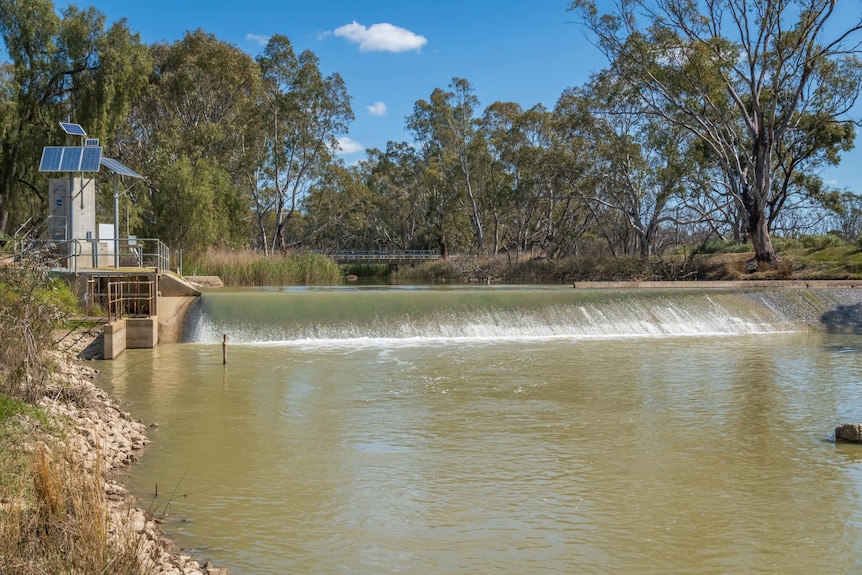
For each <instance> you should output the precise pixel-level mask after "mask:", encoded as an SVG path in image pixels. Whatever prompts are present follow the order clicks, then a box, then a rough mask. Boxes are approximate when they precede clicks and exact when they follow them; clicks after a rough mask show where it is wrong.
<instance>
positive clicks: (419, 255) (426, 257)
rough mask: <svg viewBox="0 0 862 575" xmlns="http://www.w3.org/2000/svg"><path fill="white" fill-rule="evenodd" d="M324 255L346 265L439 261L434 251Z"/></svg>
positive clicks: (357, 251)
mask: <svg viewBox="0 0 862 575" xmlns="http://www.w3.org/2000/svg"><path fill="white" fill-rule="evenodd" d="M326 255H328V256H329V257H331V258H332V259H333V260H335V262H336V263H339V264H343V263H344V264H347V263H380V264H392V263H408V262H420V261H431V260H437V259H440V253H439V252H437V251H435V250H391V251H387V250H337V251H333V252H328V253H327V254H326Z"/></svg>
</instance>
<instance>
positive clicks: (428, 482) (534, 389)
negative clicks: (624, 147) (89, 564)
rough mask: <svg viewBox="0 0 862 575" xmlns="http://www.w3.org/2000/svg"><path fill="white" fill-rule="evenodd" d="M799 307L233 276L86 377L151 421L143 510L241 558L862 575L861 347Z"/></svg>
mask: <svg viewBox="0 0 862 575" xmlns="http://www.w3.org/2000/svg"><path fill="white" fill-rule="evenodd" d="M822 299H823V298H820V300H822ZM776 301H778V303H776ZM788 302H789V303H788ZM809 304H810V301H809V298H808V296H805V295H799V296H787V295H783V296H781V297H780V298H778V300H772V299H770V298H766V300H764V299H763V298H761V296H758V295H756V294H755V295H752V294H739V293H732V292H722V291H710V290H699V291H695V290H689V291H676V292H669V291H661V290H656V291H642V292H623V291H614V290H606V291H592V290H583V291H581V290H573V289H571V288H570V287H568V288H565V287H539V286H520V287H518V286H497V287H489V286H483V287H451V286H450V287H429V286H381V287H332V288H256V289H243V290H220V291H211V292H207V293H206V294H205V295H204V296H203V298H202V300H201V302H200V305H199V306H197V307H196V309H195V310H193V312H192V316H191V317H190V318H189V320H188V323H187V329H186V334H185V336H184V340H185V341H184V342H183V343H180V344H166V345H160V346H158V347H157V348H156V349H155V350H128V351H127V352H126V353H124V354H123V355H121V356H120V357H119V358H117V359H116V360H114V361H110V362H107V361H106V362H99V366H98V367H99V369H100V370H101V375H100V378H101V379H100V381H99V382H98V383H100V385H101V386H102V387H104V388H105V389H108V390H109V391H110V392H111V393H112V394H113V396H114V397H115V398H116V399H118V400H119V401H120V402H121V403H122V404H123V406H124V407H125V408H126V409H128V410H129V411H130V412H131V413H132V414H133V415H134V416H135V417H136V418H139V419H142V420H143V421H144V422H145V423H154V422H155V423H158V427H157V428H154V429H152V430H151V432H150V437H151V439H152V440H153V442H152V444H151V445H150V446H149V447H148V448H147V449H146V451H145V452H144V453H143V455H142V458H141V461H140V462H139V463H138V464H136V465H135V466H133V467H132V468H131V469H130V471H129V475H128V477H127V481H128V483H129V484H130V486H131V489H132V491H133V492H134V493H135V494H136V496H137V497H138V499H139V503H140V505H141V506H142V507H145V508H147V507H149V508H151V509H152V510H153V511H154V512H155V513H156V514H157V515H158V516H164V523H163V527H164V528H165V529H166V531H167V532H168V533H169V535H171V536H172V537H173V538H174V540H175V541H176V542H177V543H178V544H179V545H181V546H183V547H184V548H186V549H189V550H190V551H192V552H193V554H194V555H195V556H196V557H199V558H207V559H211V560H212V561H213V562H214V563H215V564H217V565H222V566H227V567H230V569H231V573H232V574H233V575H251V574H261V573H315V574H330V573H333V574H334V573H356V574H389V573H393V574H394V573H412V574H441V575H442V574H468V573H469V574H474V573H495V574H496V573H512V574H514V573H519V574H520V573H548V574H551V573H554V574H563V573H596V574H606V573H644V574H648V573H655V574H660V573H661V574H667V573H680V574H682V573H685V574H724V573H743V572H744V573H782V574H786V573H850V572H858V571H860V569H862V545H859V541H860V538H862V446H857V445H849V444H840V443H839V444H836V443H835V442H834V441H833V440H832V438H831V433H832V431H833V430H834V427H835V426H836V425H837V424H839V423H842V422H847V421H862V361H860V355H859V354H860V351H862V339H860V336H858V335H853V334H837V333H831V334H830V333H824V332H820V331H813V330H810V329H808V328H807V327H806V326H805V325H804V324H802V323H801V322H800V321H798V320H799V316H800V315H805V314H806V313H808V314H810V313H811V309H807V310H802V311H800V309H801V308H806V307H807V306H809ZM788 310H791V311H788ZM225 334H226V335H227V341H228V344H227V363H226V364H223V355H222V341H223V337H224V335H225Z"/></svg>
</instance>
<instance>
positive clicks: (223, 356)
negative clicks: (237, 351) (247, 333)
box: [221, 334, 227, 365]
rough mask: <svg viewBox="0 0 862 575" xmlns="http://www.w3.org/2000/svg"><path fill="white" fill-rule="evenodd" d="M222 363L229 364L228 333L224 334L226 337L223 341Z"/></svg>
mask: <svg viewBox="0 0 862 575" xmlns="http://www.w3.org/2000/svg"><path fill="white" fill-rule="evenodd" d="M221 364H222V365H227V334H224V339H223V340H222V342H221Z"/></svg>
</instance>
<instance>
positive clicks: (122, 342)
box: [102, 319, 126, 359]
mask: <svg viewBox="0 0 862 575" xmlns="http://www.w3.org/2000/svg"><path fill="white" fill-rule="evenodd" d="M103 333H104V334H105V337H104V339H103V342H104V343H103V345H104V347H103V349H102V356H103V357H104V358H105V359H116V358H117V356H119V355H120V354H121V353H123V352H124V351H126V320H124V319H121V320H118V321H115V322H112V323H109V324H107V325H106V326H105V327H104V328H103Z"/></svg>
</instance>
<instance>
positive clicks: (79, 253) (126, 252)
mask: <svg viewBox="0 0 862 575" xmlns="http://www.w3.org/2000/svg"><path fill="white" fill-rule="evenodd" d="M100 243H109V244H110V245H111V247H114V240H99V239H90V240H82V239H75V240H60V241H57V240H41V239H39V240H31V239H19V240H16V242H15V248H14V249H15V257H16V259H19V260H23V259H26V258H27V257H29V256H30V254H33V253H37V254H42V255H43V256H44V258H43V259H45V260H51V261H52V262H56V263H57V264H58V265H61V266H62V267H65V268H67V269H69V270H70V271H72V272H75V273H77V272H78V268H79V267H81V265H80V263H79V262H78V259H79V258H82V257H87V258H90V259H91V261H92V267H93V268H95V269H102V268H103V267H114V266H113V264H114V254H113V252H109V253H99V251H100V247H99V244H100ZM117 244H118V245H119V248H120V250H121V253H120V254H119V258H117V259H118V260H119V262H120V267H121V268H123V267H126V268H155V270H156V273H161V272H162V271H167V270H170V269H171V250H170V248H169V247H168V246H167V245H166V244H165V243H164V242H162V241H161V240H159V239H157V238H135V237H131V238H119V240H118V242H117ZM85 247H86V248H88V249H85ZM102 263H105V264H109V265H105V266H102V265H101V264H102Z"/></svg>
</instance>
